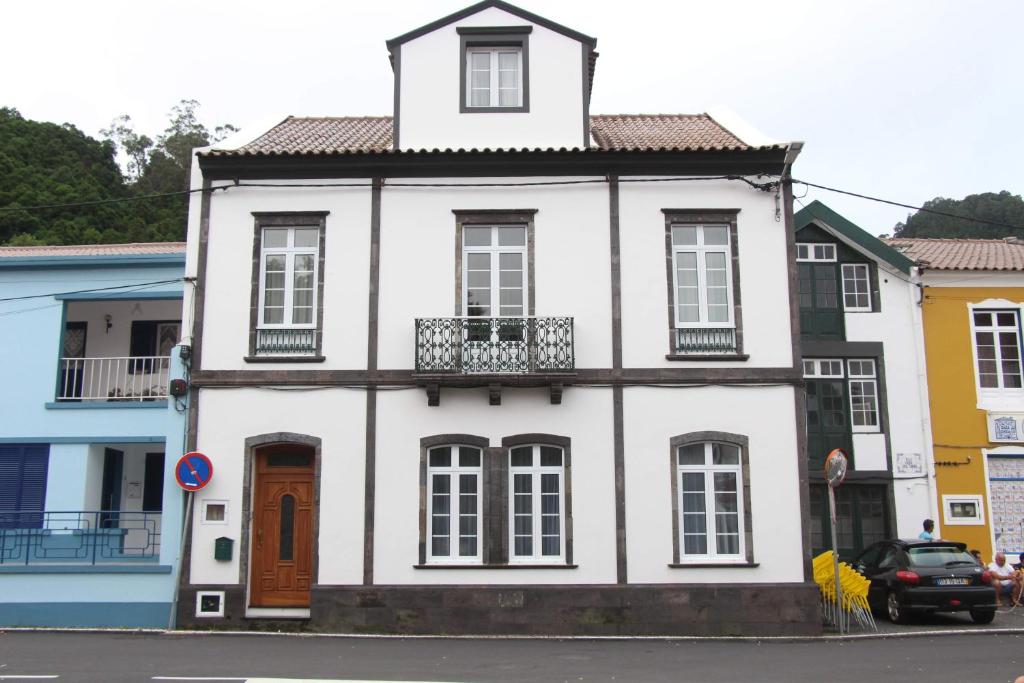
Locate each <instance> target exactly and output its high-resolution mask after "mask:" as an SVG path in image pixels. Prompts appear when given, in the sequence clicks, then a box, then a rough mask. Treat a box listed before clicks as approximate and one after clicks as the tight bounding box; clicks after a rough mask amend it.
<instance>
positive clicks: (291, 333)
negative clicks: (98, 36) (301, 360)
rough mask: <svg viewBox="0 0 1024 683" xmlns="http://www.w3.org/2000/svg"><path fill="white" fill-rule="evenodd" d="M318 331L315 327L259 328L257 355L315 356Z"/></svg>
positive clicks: (257, 331)
mask: <svg viewBox="0 0 1024 683" xmlns="http://www.w3.org/2000/svg"><path fill="white" fill-rule="evenodd" d="M316 332H317V331H316V329H315V328H283V327H282V328H279V327H273V328H271V327H261V328H258V329H257V330H256V346H255V349H254V352H255V355H257V356H270V357H273V356H313V355H315V354H316Z"/></svg>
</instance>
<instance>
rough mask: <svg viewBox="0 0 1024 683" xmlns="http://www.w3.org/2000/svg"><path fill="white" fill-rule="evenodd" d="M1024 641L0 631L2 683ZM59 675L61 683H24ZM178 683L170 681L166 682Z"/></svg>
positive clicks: (745, 668) (716, 661) (409, 669)
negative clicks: (798, 640) (460, 637)
mask: <svg viewBox="0 0 1024 683" xmlns="http://www.w3.org/2000/svg"><path fill="white" fill-rule="evenodd" d="M1022 648H1024V635H1016V634H1014V635H1000V634H996V633H983V632H979V633H976V634H972V635H949V636H925V637H916V638H888V639H875V640H856V641H816V642H778V641H771V642H769V641H732V642H723V641H667V640H630V641H613V640H597V641H595V640H468V639H467V640H462V639H459V640H449V639H378V638H344V637H293V636H276V635H198V634H197V635H192V634H189V635H183V634H165V635H161V634H129V633H125V634H116V633H99V634H98V633H38V632H31V633H30V632H14V631H8V632H6V633H0V681H7V680H29V681H32V680H35V681H45V680H55V681H57V682H58V683H63V682H64V681H86V682H96V683H101V682H102V683H121V682H127V681H133V682H134V681H153V683H156V681H167V680H179V681H180V680H206V681H216V680H236V681H245V680H251V679H253V678H290V679H313V680H315V679H334V680H360V681H363V680H366V681H445V682H447V681H453V682H455V681H457V682H463V681H464V682H478V683H490V682H492V681H493V682H498V681H502V682H504V681H517V682H518V681H643V682H646V681H673V682H679V681H707V682H710V683H717V682H719V681H743V682H746V681H757V682H759V683H760V682H772V681H779V682H782V681H785V682H787V683H788V682H789V681H857V682H858V683H863V682H864V681H927V682H928V683H942V682H945V681H956V682H957V683H963V682H965V681H971V682H973V681H998V682H1003V681H1007V682H1012V681H1013V679H1014V678H1015V677H1016V676H1018V675H1020V674H1022V673H1024V649H1022ZM25 676H33V677H42V676H46V677H59V678H22V677H25ZM173 677H177V678H173Z"/></svg>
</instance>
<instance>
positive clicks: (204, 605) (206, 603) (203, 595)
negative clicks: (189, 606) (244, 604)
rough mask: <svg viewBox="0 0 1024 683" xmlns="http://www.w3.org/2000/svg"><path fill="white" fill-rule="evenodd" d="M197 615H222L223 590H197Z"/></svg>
mask: <svg viewBox="0 0 1024 683" xmlns="http://www.w3.org/2000/svg"><path fill="white" fill-rule="evenodd" d="M196 616H197V617H223V616H224V591H197V592H196Z"/></svg>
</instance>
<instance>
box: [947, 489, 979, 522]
mask: <svg viewBox="0 0 1024 683" xmlns="http://www.w3.org/2000/svg"><path fill="white" fill-rule="evenodd" d="M942 516H943V524H984V523H985V506H984V505H982V502H981V496H970V495H963V496H960V495H949V496H943V497H942Z"/></svg>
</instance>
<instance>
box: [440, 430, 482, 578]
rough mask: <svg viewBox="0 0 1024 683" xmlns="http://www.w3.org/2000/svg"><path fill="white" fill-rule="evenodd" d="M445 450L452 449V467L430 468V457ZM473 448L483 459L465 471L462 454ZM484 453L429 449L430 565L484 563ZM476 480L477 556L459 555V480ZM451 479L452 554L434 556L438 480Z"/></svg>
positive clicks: (453, 446)
mask: <svg viewBox="0 0 1024 683" xmlns="http://www.w3.org/2000/svg"><path fill="white" fill-rule="evenodd" d="M441 448H449V449H451V457H452V460H451V463H452V464H451V465H449V466H448V467H435V466H432V465H431V464H430V454H431V453H432V452H433V451H435V450H438V449H441ZM462 448H471V449H473V450H475V451H477V452H478V453H479V455H480V464H479V465H477V466H476V467H462V466H460V465H459V464H457V463H458V462H459V450H460V449H462ZM483 459H484V451H483V449H482V448H480V447H479V446H471V445H468V444H443V445H438V446H431V447H430V448H428V449H427V537H426V561H427V563H428V564H481V563H482V562H483V544H484V534H483V500H484V491H483V461H484V460H483ZM466 474H469V475H475V476H476V555H472V556H471V555H459V546H460V543H459V539H460V536H461V534H460V529H459V526H460V525H459V521H460V520H459V517H460V511H459V510H460V506H459V502H460V501H459V497H460V496H461V495H462V488H461V486H460V481H459V477H460V476H461V475H466ZM435 475H437V476H447V477H448V495H449V501H448V554H447V555H434V542H433V541H434V476H435Z"/></svg>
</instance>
